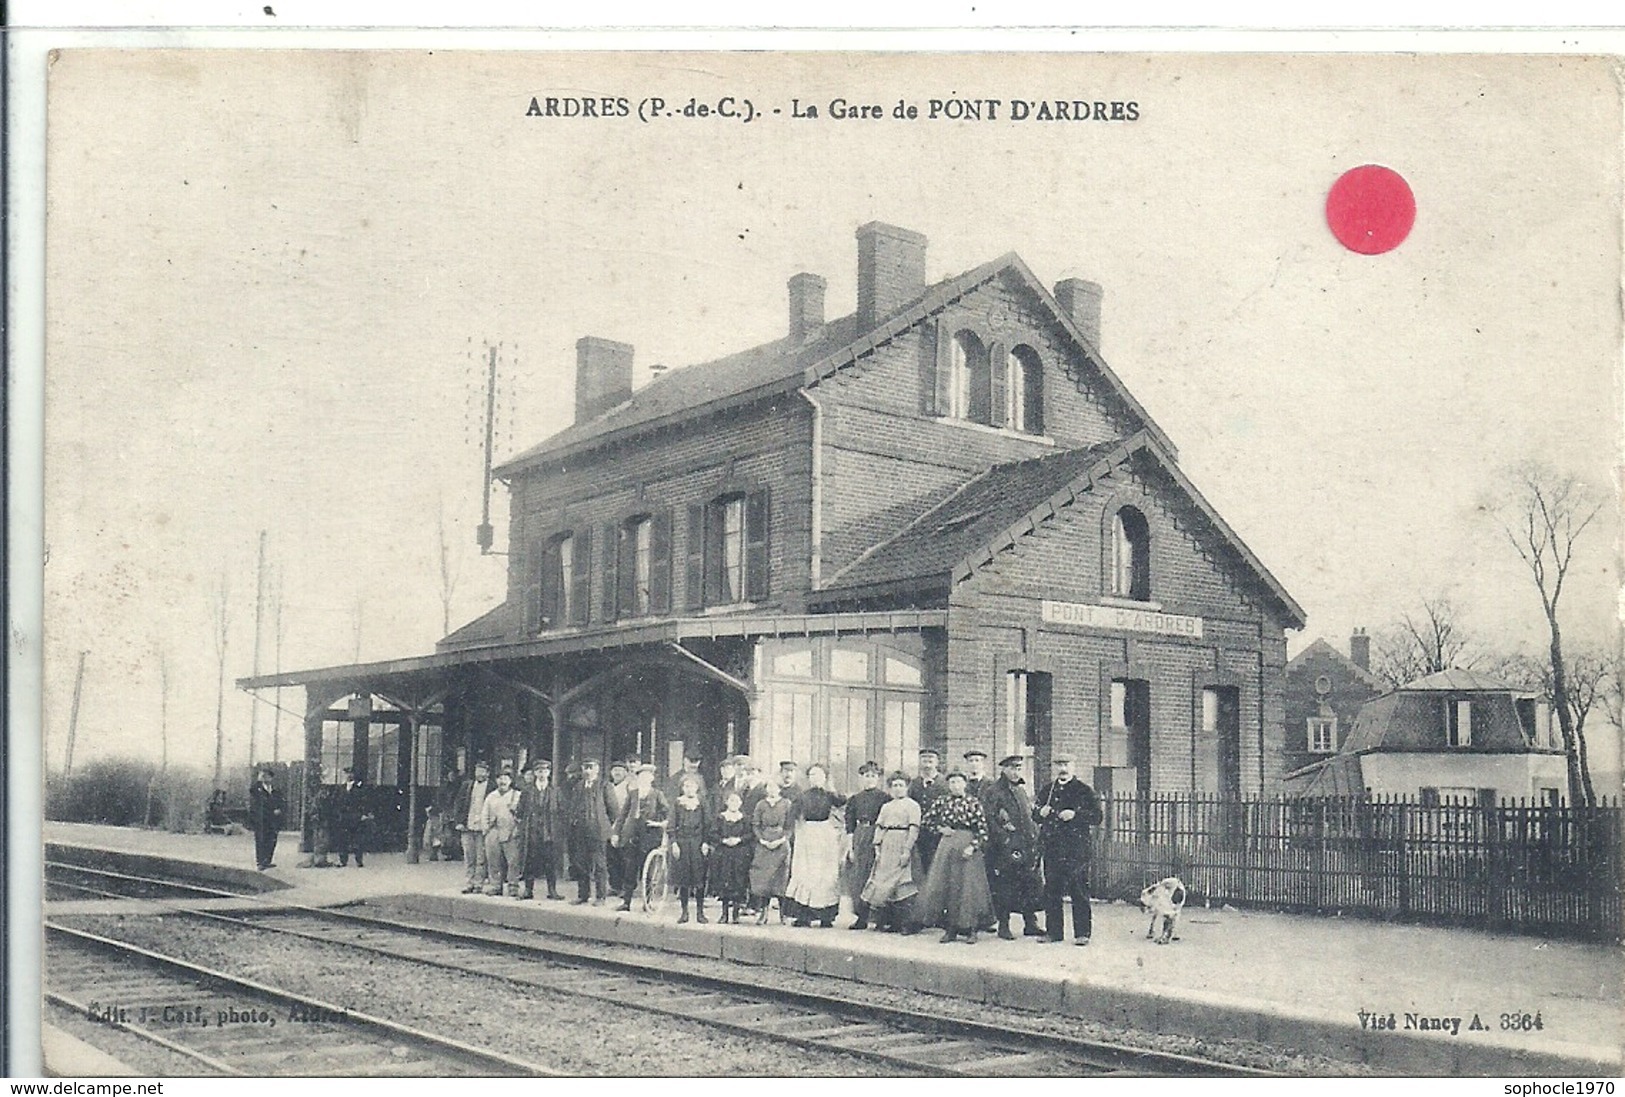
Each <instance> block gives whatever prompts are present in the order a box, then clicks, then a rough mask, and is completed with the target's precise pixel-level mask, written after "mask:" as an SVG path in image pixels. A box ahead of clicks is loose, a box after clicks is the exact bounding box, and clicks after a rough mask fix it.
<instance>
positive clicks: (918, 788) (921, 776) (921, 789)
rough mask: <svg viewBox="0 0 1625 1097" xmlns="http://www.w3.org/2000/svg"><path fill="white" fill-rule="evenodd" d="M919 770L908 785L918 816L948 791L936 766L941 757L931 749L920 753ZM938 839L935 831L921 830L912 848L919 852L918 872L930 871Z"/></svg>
mask: <svg viewBox="0 0 1625 1097" xmlns="http://www.w3.org/2000/svg"><path fill="white" fill-rule="evenodd" d="M919 757H920V769H919V772H918V773H916V774H915V775H914V780H912V781H910V782H909V783H908V797H909V799H910V800H913V801H914V802H915V803H916V804H919V805H920V814H921V815H924V814H925V810H926V809H927V808H929V807H930V806H931V801H933V800H935V799H936V798H937V797H938V796H941V795H942V794H943V793H944V792H947V791H948V785H947V783H946V782H945V781H943V779H942V775H941V773H940V772H939V770H938V768H937V767H938V766H940V765H941V764H942V755H940V754H938V753H937V752H936V751H935V750H933V749H932V748H931V747H925V748H924V749H922V750H921V751H920V755H919ZM939 837H940V835H938V834H937V833H936V832H935V831H930V830H923V829H922V830H921V831H920V841H919V844H918V845H917V846H915V847H914V848H915V849H917V850H919V852H920V871H921V872H930V871H931V857H932V855H933V854H934V853H936V852H937V839H938V838H939Z"/></svg>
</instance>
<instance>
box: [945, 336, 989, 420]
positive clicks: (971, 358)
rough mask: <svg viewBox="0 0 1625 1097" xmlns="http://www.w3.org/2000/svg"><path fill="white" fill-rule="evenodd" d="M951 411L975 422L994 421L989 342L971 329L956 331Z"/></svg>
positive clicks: (951, 367)
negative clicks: (986, 342)
mask: <svg viewBox="0 0 1625 1097" xmlns="http://www.w3.org/2000/svg"><path fill="white" fill-rule="evenodd" d="M949 368H950V370H951V378H950V382H949V389H948V391H949V395H950V402H949V406H948V414H949V415H951V416H952V417H953V418H955V419H969V420H970V421H971V422H973V423H991V422H992V421H993V370H992V366H991V363H990V361H989V358H988V352H987V347H986V345H984V344H983V342H982V341H981V340H980V339H978V338H977V337H976V333H975V332H972V331H959V332H955V333H954V342H953V357H952V361H951V363H950V367H949Z"/></svg>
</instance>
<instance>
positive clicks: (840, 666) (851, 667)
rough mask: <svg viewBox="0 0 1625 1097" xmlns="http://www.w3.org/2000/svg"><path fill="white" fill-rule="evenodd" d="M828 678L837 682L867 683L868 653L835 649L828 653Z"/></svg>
mask: <svg viewBox="0 0 1625 1097" xmlns="http://www.w3.org/2000/svg"><path fill="white" fill-rule="evenodd" d="M829 676H830V677H831V678H833V679H835V681H837V682H867V681H868V680H869V653H868V652H867V651H852V650H851V649H849V648H835V649H834V650H833V651H831V652H830V653H829Z"/></svg>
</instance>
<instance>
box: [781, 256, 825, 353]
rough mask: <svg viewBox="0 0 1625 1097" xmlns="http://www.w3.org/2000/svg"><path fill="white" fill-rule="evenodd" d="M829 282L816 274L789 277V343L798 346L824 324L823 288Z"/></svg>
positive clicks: (816, 332)
mask: <svg viewBox="0 0 1625 1097" xmlns="http://www.w3.org/2000/svg"><path fill="white" fill-rule="evenodd" d="M828 287H829V283H828V282H826V281H824V280H823V279H822V278H820V277H819V276H818V275H816V274H805V273H803V274H796V275H792V276H791V278H790V345H791V346H792V347H799V346H801V344H803V343H805V342H806V341H807V340H809V339H811V338H812V337H813V336H815V335H817V334H818V332H819V330H820V329H822V328H823V326H824V290H825V289H827V288H828Z"/></svg>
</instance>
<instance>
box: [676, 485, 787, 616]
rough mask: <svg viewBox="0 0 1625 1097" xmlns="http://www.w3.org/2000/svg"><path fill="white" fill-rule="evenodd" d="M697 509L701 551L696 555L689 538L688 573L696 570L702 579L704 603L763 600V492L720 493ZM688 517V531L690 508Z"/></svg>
mask: <svg viewBox="0 0 1625 1097" xmlns="http://www.w3.org/2000/svg"><path fill="white" fill-rule="evenodd" d="M702 509H703V515H702V517H701V518H700V519H699V521H700V523H701V526H702V529H703V534H704V537H703V541H702V553H703V555H702V557H701V558H700V559H699V560H698V561H696V560H695V558H694V556H693V554H692V553H693V550H692V542H691V547H690V556H689V578H690V581H691V582H692V580H693V577H694V575H695V574H696V572H697V573H698V574H699V575H700V576H701V577H702V578H703V582H704V603H703V604H704V605H708V606H722V605H734V604H737V603H739V602H760V601H762V600H763V599H764V598H766V597H767V590H768V553H767V536H768V529H767V527H768V500H767V492H765V491H757V492H752V493H751V494H749V495H731V496H725V497H723V498H721V499H716V500H713V501H712V502H711V503H709V504H708V505H706V506H705V507H704V508H702ZM689 521H690V526H691V533H692V525H693V523H694V521H695V518H694V512H693V511H690V518H689ZM691 603H692V596H691Z"/></svg>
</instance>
